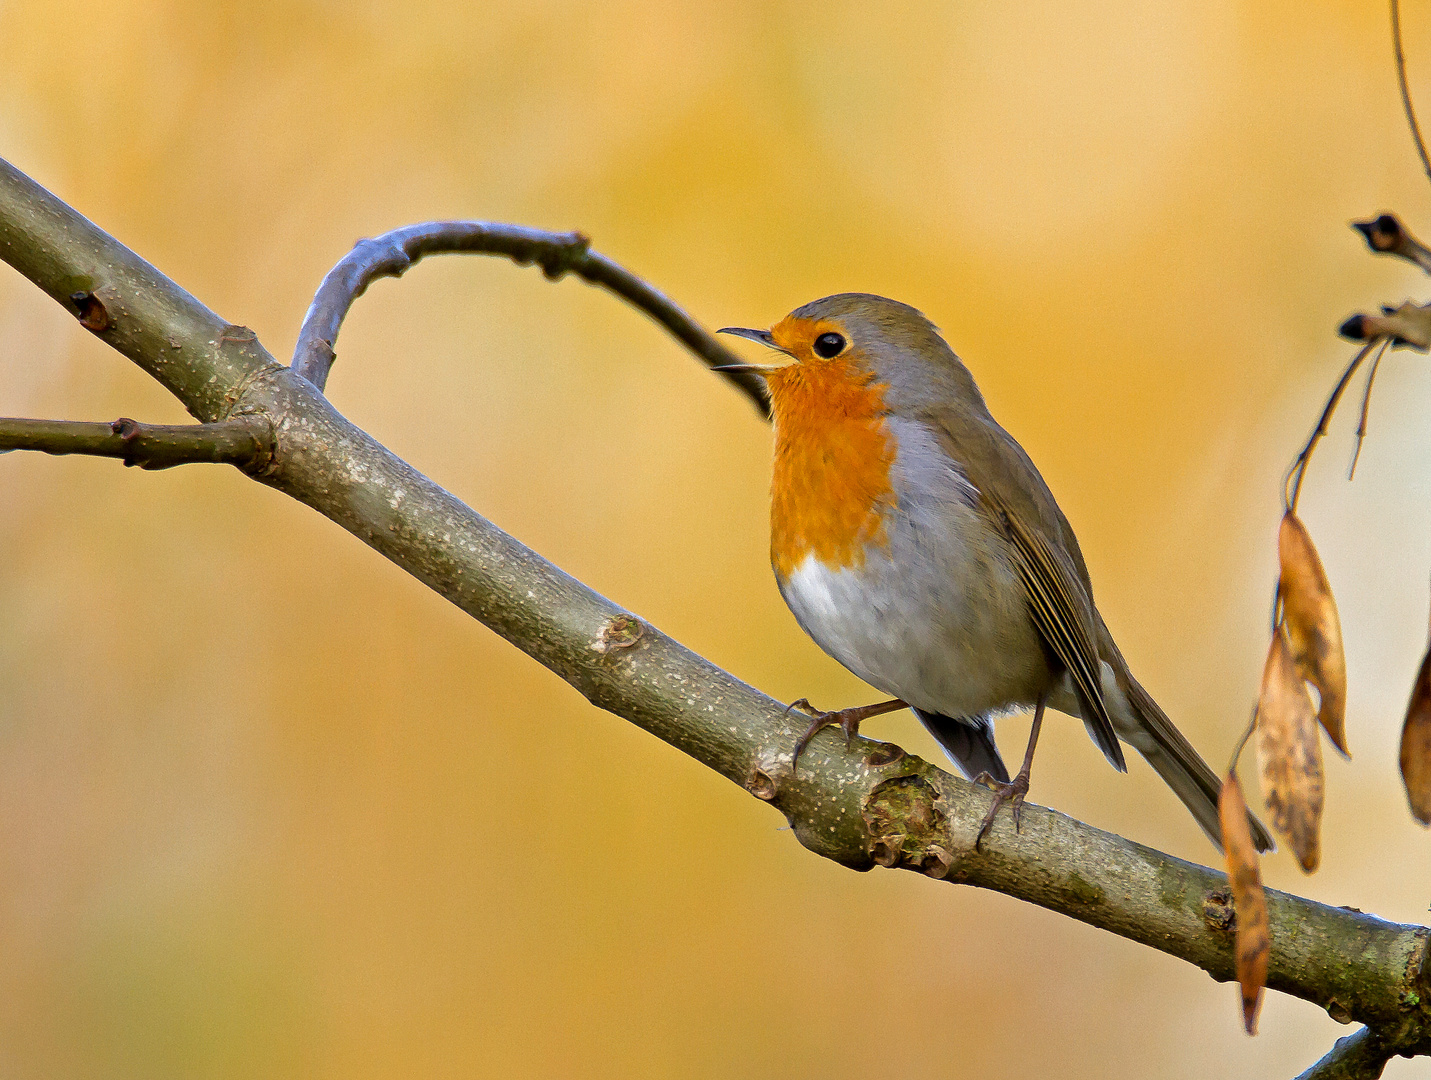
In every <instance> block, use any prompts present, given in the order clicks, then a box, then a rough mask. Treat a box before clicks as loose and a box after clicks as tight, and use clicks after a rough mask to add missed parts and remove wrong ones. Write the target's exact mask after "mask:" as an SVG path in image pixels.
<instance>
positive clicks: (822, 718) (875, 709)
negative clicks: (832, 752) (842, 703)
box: [785, 698, 909, 775]
mask: <svg viewBox="0 0 1431 1080" xmlns="http://www.w3.org/2000/svg"><path fill="white" fill-rule="evenodd" d="M907 708H909V705H908V704H906V703H905V702H903V701H900V700H899V699H898V698H895V699H894V700H893V701H881V702H879V703H878V704H877V705H861V706H859V707H858V708H853V709H838V710H836V711H834V712H821V711H820V710H819V709H817V708H815V706H813V705H811V704H810V702H809V699H807V698H801V699H800V700H798V701H792V702H791V703H790V704H789V705H787V706H786V707H785V712H786V713H787V714H788V713H789V712H790V710H791V709H799V710H800V711H801V712H805V713H809V714H810V715H811V716H813V717H814V718H815V719H813V720H812V721H810V726H809V727H808V728H806V729H805V734H803V735H801V736H800V741H799V742H797V743H796V744H795V753H793V754H792V755H791V756H790V773H791V775H794V773H795V766H796V764H797V763H798V762H799V761H800V755H801V754H803V753H804V752H805V747H807V746H809V745H810V740H811V739H813V738H814V737H815V736H816V735H818V734H819V733H820V732H821V731H822V730H824V729H825V728H827V727H835V726H837V725H838V727H839V728H840V730H841V731H843V732H844V733H845V745H846V746H848V745H849V744H850V740H851V739H853V738H854V737H855V736H856V735H858V734H859V730H860V724H861V722H862V721H865V720H868V719H869V718H870V717H871V716H879V715H881V714H883V713H887V712H894V711H895V710H897V709H907Z"/></svg>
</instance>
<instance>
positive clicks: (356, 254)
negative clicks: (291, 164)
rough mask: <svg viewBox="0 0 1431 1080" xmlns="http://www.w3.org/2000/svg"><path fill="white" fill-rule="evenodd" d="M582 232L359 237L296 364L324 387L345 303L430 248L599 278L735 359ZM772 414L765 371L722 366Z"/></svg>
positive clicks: (336, 271)
mask: <svg viewBox="0 0 1431 1080" xmlns="http://www.w3.org/2000/svg"><path fill="white" fill-rule="evenodd" d="M590 245H591V241H590V240H588V239H587V238H586V237H585V236H583V235H582V234H581V233H579V232H570V233H556V232H547V231H546V230H544V229H529V228H525V227H523V226H520V225H503V224H497V223H494V222H490V221H428V222H423V223H422V224H418V225H407V226H405V227H403V228H401V229H394V230H392V231H391V232H386V233H383V235H381V236H377V237H374V238H372V239H369V240H359V241H358V243H357V244H355V245H354V246H353V250H352V251H350V252H348V254H347V255H345V256H344V257H343V258H342V260H341V261H339V263H338V264H337V265H336V266H334V267H333V269H332V270H330V271H328V275H327V276H326V277H325V278H324V279H323V283H322V284H321V285H319V286H318V292H317V294H316V295H315V296H314V297H313V303H312V304H311V305H310V306H309V308H308V313H307V314H306V315H305V316H304V317H303V327H302V329H301V330H300V331H299V333H298V344H297V346H296V347H295V348H294V350H293V365H292V366H293V370H294V371H296V372H297V373H298V374H299V375H301V376H303V377H304V378H305V379H307V380H308V381H309V382H311V383H312V384H313V385H314V386H316V387H317V388H318V389H319V390H322V389H323V388H324V386H325V385H326V383H327V381H328V372H329V370H330V369H331V368H332V366H333V361H334V359H335V356H334V352H333V346H334V344H335V343H336V342H337V340H338V330H339V328H340V327H341V326H342V325H343V319H344V318H345V317H346V316H347V314H348V309H349V308H350V307H352V306H353V301H355V300H356V299H357V298H358V297H359V296H362V295H363V292H364V291H365V290H366V289H367V287H368V286H369V285H371V284H372V283H373V282H374V281H376V280H377V279H378V278H380V277H399V276H401V275H402V274H403V273H405V272H406V271H407V269H408V268H409V267H411V266H412V265H413V264H414V263H416V262H417V261H418V260H419V259H421V258H422V257H423V256H425V255H449V254H465V255H505V256H506V257H507V258H509V259H511V260H512V261H513V262H515V263H516V264H517V265H519V266H531V265H533V264H535V265H537V266H540V267H541V268H542V273H543V274H545V275H546V276H547V277H548V278H549V279H550V280H552V281H556V280H557V279H559V278H560V277H562V275H564V274H567V273H573V274H576V275H577V276H578V277H580V278H581V279H583V280H584V281H588V282H590V283H591V284H593V285H600V286H601V287H602V288H604V289H607V290H608V291H609V292H612V293H614V294H616V295H617V296H619V297H621V299H623V300H625V301H626V302H627V303H629V304H631V305H632V306H633V307H635V308H638V309H639V310H641V311H643V312H645V313H646V314H647V315H649V316H650V317H651V318H652V319H654V320H655V321H656V322H657V323H658V324H659V325H660V326H662V327H664V328H665V329H666V330H668V331H670V333H671V334H672V335H673V336H674V337H675V338H676V340H677V341H679V342H680V343H681V344H682V345H684V346H685V347H686V348H687V349H689V350H690V351H691V352H693V353H695V354H696V355H697V356H698V357H700V358H701V359H702V360H704V361H705V362H706V363H707V364H708V365H710V366H711V367H720V366H722V365H726V364H738V363H740V362H741V358H740V357H739V356H737V355H736V354H735V353H733V352H731V351H730V350H729V349H727V348H726V347H725V346H724V345H722V344H721V343H720V342H719V341H717V340H716V339H715V337H714V336H713V335H712V334H711V333H710V332H709V331H708V330H706V329H705V327H703V326H701V324H700V323H698V322H696V320H695V319H693V318H692V317H691V316H690V315H689V314H687V312H686V311H685V310H684V309H682V308H681V307H680V306H679V305H678V304H676V302H675V301H673V300H672V299H671V298H670V297H668V296H666V294H665V293H663V292H661V291H660V290H659V289H657V288H655V287H654V286H652V285H650V284H648V283H647V282H645V281H643V280H642V279H641V278H639V277H637V276H636V275H635V274H633V273H631V271H629V270H627V269H626V268H625V267H623V266H621V265H620V264H618V263H616V262H613V261H612V260H611V259H608V258H607V257H606V256H605V255H602V254H600V253H599V252H595V251H592V250H591V246H590ZM721 374H722V375H723V376H724V377H725V378H727V379H730V380H731V382H733V383H735V384H736V386H738V387H740V389H741V390H742V391H744V393H745V394H746V396H747V397H749V398H750V399H751V401H753V402H754V403H755V406H756V408H758V409H759V410H760V414H761V415H762V416H766V417H768V416H769V415H770V406H769V404H768V403H767V402H766V399H765V384H764V381H763V380H762V379H760V378H759V377H757V376H755V375H751V374H749V373H748V372H747V373H742V372H721Z"/></svg>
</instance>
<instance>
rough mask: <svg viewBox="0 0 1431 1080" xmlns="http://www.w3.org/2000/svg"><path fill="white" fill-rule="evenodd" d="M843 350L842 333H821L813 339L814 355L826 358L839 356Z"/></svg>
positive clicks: (843, 339) (843, 340)
mask: <svg viewBox="0 0 1431 1080" xmlns="http://www.w3.org/2000/svg"><path fill="white" fill-rule="evenodd" d="M844 351H845V338H844V335H843V334H821V335H820V336H819V337H817V338H816V339H815V355H816V356H818V357H820V358H822V359H824V360H828V359H830V357H832V356H839V355H840V353H842V352H844Z"/></svg>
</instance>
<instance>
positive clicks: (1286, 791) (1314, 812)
mask: <svg viewBox="0 0 1431 1080" xmlns="http://www.w3.org/2000/svg"><path fill="white" fill-rule="evenodd" d="M1257 763H1258V766H1259V768H1260V770H1261V773H1262V797H1263V798H1264V799H1266V800H1267V813H1268V815H1269V816H1270V817H1271V819H1272V827H1273V828H1274V829H1276V830H1277V831H1278V832H1279V833H1281V834H1282V835H1283V836H1285V837H1286V838H1287V840H1288V842H1290V843H1291V845H1292V850H1293V851H1294V852H1296V853H1297V861H1298V862H1300V863H1301V864H1302V869H1303V870H1305V871H1306V872H1307V873H1309V874H1310V873H1311V872H1312V871H1313V870H1315V869H1316V868H1317V864H1318V862H1320V861H1321V823H1322V743H1321V740H1320V739H1319V738H1318V737H1317V715H1316V712H1315V710H1314V709H1313V708H1312V697H1311V695H1310V694H1309V693H1308V692H1307V684H1306V683H1305V682H1303V681H1302V674H1301V672H1300V671H1298V670H1297V667H1296V665H1295V664H1294V663H1293V661H1292V653H1291V650H1290V649H1289V648H1288V645H1287V639H1286V637H1285V636H1284V635H1283V633H1282V632H1281V631H1280V630H1278V631H1275V632H1274V633H1273V634H1272V647H1271V648H1270V649H1269V650H1268V651H1267V666H1266V667H1265V668H1263V670H1262V694H1261V696H1260V697H1259V698H1258V700H1257Z"/></svg>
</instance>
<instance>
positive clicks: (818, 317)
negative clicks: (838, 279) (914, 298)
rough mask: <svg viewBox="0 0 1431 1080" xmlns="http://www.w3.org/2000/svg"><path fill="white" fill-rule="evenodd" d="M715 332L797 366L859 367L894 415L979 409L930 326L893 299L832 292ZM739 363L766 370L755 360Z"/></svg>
mask: <svg viewBox="0 0 1431 1080" xmlns="http://www.w3.org/2000/svg"><path fill="white" fill-rule="evenodd" d="M720 332H721V333H723V334H736V335H738V336H740V337H746V338H750V339H751V340H752V341H759V342H760V343H761V344H763V345H766V346H769V347H770V348H772V349H776V350H778V351H779V352H783V353H785V354H786V355H787V356H790V357H791V358H792V359H793V360H794V361H795V363H797V364H823V363H830V362H832V361H836V360H842V361H844V362H846V363H850V364H853V365H855V366H857V367H860V368H864V369H866V370H868V371H870V372H871V373H873V374H874V376H875V378H876V379H877V380H878V381H880V382H882V383H885V384H886V385H888V387H889V392H888V394H887V398H888V401H889V404H890V407H891V408H893V409H895V410H896V411H897V412H905V411H910V412H912V411H916V410H918V409H920V408H922V407H924V406H926V405H928V404H930V403H931V401H945V402H947V401H949V400H951V399H954V400H959V401H963V402H965V403H967V404H970V405H974V406H976V407H978V408H981V409H982V408H983V407H984V399H983V397H982V396H981V395H980V393H979V389H978V387H977V386H975V385H974V379H973V376H971V375H970V374H969V369H968V368H966V367H965V366H964V365H963V363H962V362H961V361H960V360H959V358H958V357H957V356H955V355H954V350H952V349H951V348H949V345H948V344H947V343H946V342H945V340H944V339H943V338H942V337H941V336H940V334H939V331H938V329H936V327H935V326H934V324H933V323H931V322H930V321H929V320H928V319H926V318H925V317H924V316H923V315H922V314H921V313H920V312H919V311H917V310H915V309H914V308H912V307H910V306H909V305H908V304H901V303H900V302H899V301H898V300H888V299H886V298H885V297H883V296H874V295H872V294H870V293H838V294H836V295H834V296H826V297H823V298H822V299H819V300H812V301H811V302H810V303H808V304H805V305H803V306H801V307H798V308H796V309H795V310H794V311H792V312H791V313H790V314H789V315H787V316H786V317H785V318H783V319H781V320H780V321H779V322H778V323H776V324H775V325H774V326H772V327H771V328H770V329H769V330H746V329H743V328H740V327H727V328H725V329H724V330H722V331H720ZM740 368H741V369H742V370H749V371H757V372H762V371H768V370H770V368H768V367H767V366H765V365H756V364H746V365H740Z"/></svg>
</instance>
